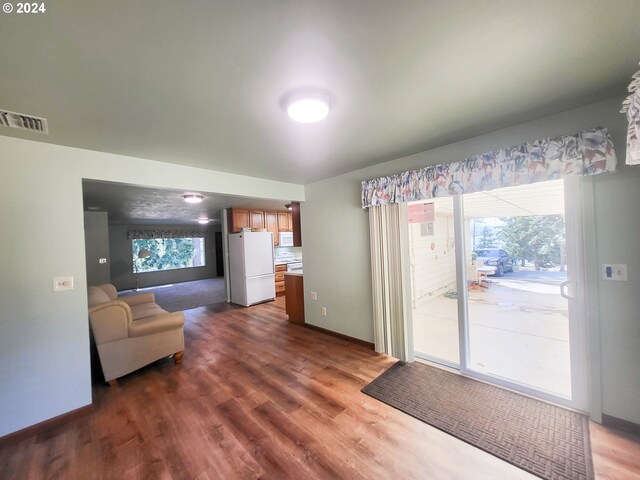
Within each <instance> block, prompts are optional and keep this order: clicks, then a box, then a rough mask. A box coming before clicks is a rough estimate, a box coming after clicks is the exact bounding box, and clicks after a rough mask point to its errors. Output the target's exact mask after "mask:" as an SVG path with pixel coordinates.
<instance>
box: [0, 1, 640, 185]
mask: <svg viewBox="0 0 640 480" xmlns="http://www.w3.org/2000/svg"><path fill="white" fill-rule="evenodd" d="M46 6H47V12H46V13H43V14H30V15H19V14H15V13H13V14H3V16H2V28H0V44H1V45H2V52H1V53H0V59H1V62H2V68H1V69H0V92H1V93H0V108H4V109H7V110H11V111H16V112H20V113H25V114H29V115H35V116H41V117H45V118H47V119H48V121H49V131H50V133H49V135H41V134H35V133H29V132H22V131H18V130H15V129H10V128H7V127H0V134H2V135H9V136H16V137H21V138H29V139H32V140H37V141H44V142H50V143H56V144H62V145H71V146H75V147H80V148H86V149H90V150H98V151H105V152H112V153H118V154H125V155H130V156H134V157H141V158H148V159H153V160H159V161H164V162H171V163H176V164H184V165H191V166H197V167H203V168H208V169H213V170H219V171H224V172H231V173H237V174H244V175H251V176H255V177H261V178H271V179H277V180H281V181H288V182H294V183H309V182H312V181H315V180H319V179H322V178H326V177H330V176H334V175H336V174H340V173H344V172H347V171H351V170H355V169H358V168H362V167H366V166H369V165H373V164H376V163H380V162H383V161H387V160H391V159H394V158H398V157H400V156H403V155H407V154H411V153H415V152H417V151H421V150H425V149H428V148H432V147H435V146H438V145H442V144H446V143H450V142H453V141H457V140H460V139H464V138H469V137H472V136H475V135H479V134H481V133H485V132H488V131H491V130H495V129H497V128H500V127H504V126H507V125H511V124H514V123H517V122H521V121H526V120H529V119H532V118H535V117H540V116H542V115H546V114H550V113H555V112H558V111H561V110H565V109H567V108H571V107H575V106H578V105H581V104H585V103H589V102H592V101H595V100H598V99H601V98H605V97H610V96H613V95H622V94H623V93H624V92H625V85H626V84H628V82H629V78H630V76H631V75H632V74H633V72H635V71H636V70H637V62H638V59H639V57H640V47H639V46H640V28H638V22H637V20H638V18H640V1H638V0H616V1H615V2H602V1H599V0H565V1H562V2H559V1H557V0H536V1H513V0H493V1H477V0H456V1H450V0H419V1H418V0H403V1H402V2H393V1H389V0H359V1H355V0H354V1H346V2H345V1H343V0H299V1H292V0H260V1H259V2H256V1H248V0H227V1H213V0H212V1H207V2H178V1H166V0H137V1H135V2H131V1H130V0H109V1H100V0H73V1H72V0H68V1H64V2H62V1H52V2H46ZM309 86H315V87H320V88H323V89H326V90H328V91H329V92H331V95H332V99H333V100H332V103H333V106H332V110H331V112H330V114H329V117H327V119H325V120H324V121H322V122H320V123H318V124H310V125H309V124H306V125H305V124H296V123H293V122H292V121H290V120H289V119H288V118H287V116H286V114H285V113H284V111H283V109H282V107H281V104H280V102H281V99H282V97H283V96H284V95H285V94H286V93H287V92H288V91H290V90H292V89H296V88H300V87H309Z"/></svg>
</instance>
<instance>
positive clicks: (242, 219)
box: [231, 208, 251, 232]
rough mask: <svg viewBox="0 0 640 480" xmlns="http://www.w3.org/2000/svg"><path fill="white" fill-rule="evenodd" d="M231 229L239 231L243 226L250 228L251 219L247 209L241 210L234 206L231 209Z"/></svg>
mask: <svg viewBox="0 0 640 480" xmlns="http://www.w3.org/2000/svg"><path fill="white" fill-rule="evenodd" d="M231 213H232V215H231V219H232V220H231V231H232V232H240V231H241V230H242V229H243V228H245V227H249V228H251V221H250V218H249V210H242V209H237V208H234V209H233V210H232V211H231Z"/></svg>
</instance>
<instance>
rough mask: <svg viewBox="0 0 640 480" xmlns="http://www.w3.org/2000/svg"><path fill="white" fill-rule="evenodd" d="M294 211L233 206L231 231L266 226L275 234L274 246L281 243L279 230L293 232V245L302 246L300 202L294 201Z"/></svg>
mask: <svg viewBox="0 0 640 480" xmlns="http://www.w3.org/2000/svg"><path fill="white" fill-rule="evenodd" d="M292 208H293V212H277V211H264V210H252V209H247V208H233V209H231V212H230V214H229V221H230V223H231V225H230V228H229V231H230V232H232V233H237V232H241V231H242V229H243V228H247V227H248V228H250V229H251V230H259V229H262V228H264V229H265V230H267V231H268V232H271V233H272V234H273V246H274V247H277V246H278V245H279V239H278V233H279V232H293V246H294V247H301V246H302V237H301V234H300V204H299V203H297V202H292Z"/></svg>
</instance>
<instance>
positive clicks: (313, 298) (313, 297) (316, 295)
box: [309, 292, 318, 300]
mask: <svg viewBox="0 0 640 480" xmlns="http://www.w3.org/2000/svg"><path fill="white" fill-rule="evenodd" d="M309 296H310V297H311V300H317V299H318V292H311V293H310V294H309Z"/></svg>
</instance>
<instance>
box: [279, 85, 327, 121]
mask: <svg viewBox="0 0 640 480" xmlns="http://www.w3.org/2000/svg"><path fill="white" fill-rule="evenodd" d="M330 103H331V102H330V98H329V95H327V94H326V93H324V92H322V91H320V90H311V89H305V90H296V91H294V92H291V93H289V94H288V95H286V96H285V99H284V107H285V110H286V111H287V115H289V118H291V120H293V121H294V122H300V123H315V122H319V121H320V120H323V119H324V118H326V116H327V115H328V114H329V105H330Z"/></svg>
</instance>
